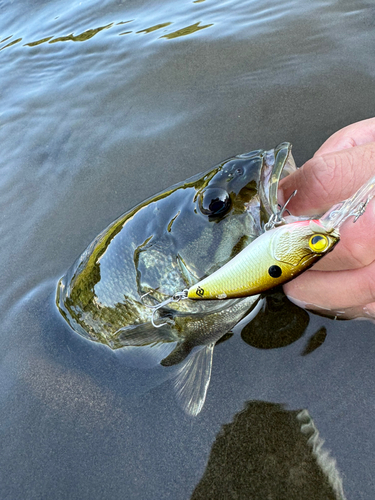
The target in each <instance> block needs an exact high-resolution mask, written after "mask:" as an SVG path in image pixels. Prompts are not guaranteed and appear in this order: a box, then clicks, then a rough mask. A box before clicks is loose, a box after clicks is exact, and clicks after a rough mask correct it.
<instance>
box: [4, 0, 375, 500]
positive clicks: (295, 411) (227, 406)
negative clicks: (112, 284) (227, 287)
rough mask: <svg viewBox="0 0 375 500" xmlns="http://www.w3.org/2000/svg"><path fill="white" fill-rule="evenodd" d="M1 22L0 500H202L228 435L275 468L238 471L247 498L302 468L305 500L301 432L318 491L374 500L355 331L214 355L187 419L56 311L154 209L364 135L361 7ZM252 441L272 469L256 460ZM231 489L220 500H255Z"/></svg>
mask: <svg viewBox="0 0 375 500" xmlns="http://www.w3.org/2000/svg"><path fill="white" fill-rule="evenodd" d="M0 19H1V22H0V59H1V71H0V89H1V90H0V99H1V108H0V125H1V126H0V143H1V146H2V147H1V155H0V172H1V181H0V213H1V226H0V235H1V242H2V252H1V256H0V266H1V297H0V310H1V316H2V320H1V325H2V326H1V336H0V345H1V349H0V353H1V354H0V357H1V364H0V379H1V386H0V400H1V404H0V408H1V410H0V411H1V418H0V422H1V424H0V429H1V432H2V436H1V443H2V447H1V452H0V457H1V458H0V460H1V468H0V470H1V473H2V477H1V481H0V492H1V495H0V496H1V497H2V498H9V499H12V500H14V499H18V498H19V499H21V498H22V499H23V498H28V499H34V498H35V499H39V498H56V499H67V498H79V499H86V498H87V499H88V498H90V499H102V498H113V499H124V498H128V499H142V500H143V499H150V500H153V499H155V498H158V499H173V500H178V499H188V498H190V497H191V496H192V495H193V498H200V497H199V495H201V498H205V496H204V495H205V493H204V492H205V489H204V488H205V486H204V485H205V481H206V479H207V477H209V478H212V481H215V477H216V478H218V477H222V474H221V472H220V471H221V469H220V468H219V465H218V462H216V461H215V456H217V450H218V449H219V457H222V456H224V455H222V451H220V450H222V449H224V451H225V450H226V449H227V450H228V453H229V451H230V450H233V446H234V449H236V446H237V445H236V444H233V443H236V439H228V445H227V448H226V445H224V448H223V447H222V446H223V442H224V443H225V441H222V440H221V441H220V436H222V435H224V436H225V435H226V433H225V432H226V431H225V429H228V427H224V428H223V426H228V425H231V426H232V427H230V429H232V428H233V429H237V430H236V433H237V434H233V435H234V436H237V435H239V436H241V433H239V434H238V432H239V431H238V427H239V428H240V429H241V428H243V427H244V426H245V425H249V427H248V428H249V435H250V436H253V440H252V441H251V443H252V445H251V443H250V444H249V447H250V446H253V448H251V449H256V450H258V451H257V452H258V453H261V451H260V450H271V451H269V453H268V454H266V455H265V454H263V455H261V454H260V455H259V460H261V459H262V460H266V461H267V464H268V465H267V467H264V468H263V469H262V470H269V471H270V475H269V476H267V477H268V479H267V478H266V479H262V480H259V471H258V475H256V474H257V471H256V470H255V469H254V468H253V469H252V468H251V467H249V471H250V472H249V474H250V475H251V474H252V477H253V478H254V481H253V484H259V486H258V487H257V489H256V491H255V492H254V491H252V492H251V494H252V495H253V496H252V497H251V498H265V492H266V491H267V492H268V493H269V492H270V491H275V490H272V488H276V491H278V492H279V493H278V494H279V496H278V497H276V498H284V497H282V496H281V493H280V492H281V491H282V489H280V488H281V486H280V484H277V483H276V485H275V484H274V482H272V481H273V480H274V478H275V477H279V476H278V474H279V473H280V474H281V472H280V471H281V467H284V468H285V469H284V473H286V472H285V471H289V472H290V471H294V474H295V476H293V477H297V476H298V477H300V478H302V476H303V474H302V472H301V471H300V472H298V470H297V469H296V468H295V465H294V462H293V457H294V459H295V457H299V456H307V455H308V456H309V457H310V458H309V460H310V459H311V457H313V458H312V459H311V460H313V462H314V464H315V465H314V464H312V465H311V467H310V466H306V467H307V469H306V470H305V473H304V474H305V475H304V476H303V478H304V480H303V481H302V479H301V480H300V481H299V482H298V481H297V482H296V483H293V488H294V490H292V491H295V492H296V493H295V495H296V498H302V497H303V493H302V494H301V493H300V491H299V490H298V487H300V488H302V487H303V485H304V484H308V485H309V486H312V484H313V483H314V481H323V482H324V481H325V479H324V478H325V477H327V474H328V473H327V471H325V472H324V467H323V466H322V464H319V461H317V458H316V456H315V455H314V448H313V445H311V442H310V444H309V443H308V438H307V439H306V440H305V441H303V440H302V441H301V439H302V438H300V435H299V433H298V429H300V428H301V427H302V426H303V425H305V423H306V422H308V421H309V418H312V419H313V426H314V429H317V432H319V436H320V437H319V439H323V440H324V441H325V444H324V450H329V452H330V457H331V460H335V461H336V465H335V466H334V467H333V469H334V470H335V471H336V472H337V474H336V472H335V474H336V476H335V477H336V483H334V484H333V483H332V484H331V483H329V484H330V487H331V490H332V491H334V489H336V492H338V493H337V495H339V491H340V488H339V485H340V484H341V483H340V481H342V485H343V491H344V494H345V497H346V498H348V499H351V498H353V499H354V498H355V499H366V500H367V499H368V500H372V499H373V497H374V491H375V484H374V479H373V478H374V467H375V457H374V448H375V440H374V436H373V431H372V422H373V414H374V408H375V393H374V389H373V380H374V376H375V365H374V362H373V361H374V355H375V341H374V333H375V329H374V328H375V327H374V326H373V325H372V324H371V323H370V322H365V321H347V322H341V321H340V322H338V321H333V320H329V319H324V318H321V317H318V316H313V315H310V316H309V322H308V325H307V327H306V330H305V332H304V334H303V335H302V336H299V337H298V338H296V339H295V341H294V342H292V343H289V344H288V345H285V344H280V343H277V342H276V344H272V345H271V346H269V345H268V344H267V343H266V345H265V343H264V339H262V338H260V340H259V339H258V341H257V342H253V344H251V343H250V344H249V343H246V342H244V340H243V339H242V338H241V337H240V336H239V335H234V336H233V337H232V338H231V339H229V340H228V341H226V342H223V343H222V344H220V345H219V346H217V348H216V349H215V354H214V361H213V372H212V378H211V385H210V388H209V391H208V396H207V401H206V404H205V406H204V408H203V411H202V412H201V414H200V415H199V416H198V417H197V418H195V419H191V418H188V417H186V416H185V415H184V414H183V413H182V412H181V410H180V409H179V407H178V406H177V405H176V402H175V399H174V395H173V391H172V390H171V385H170V381H169V380H168V376H167V375H166V373H165V371H163V370H158V369H157V370H151V371H147V370H137V369H135V368H131V367H129V366H127V365H126V363H125V362H124V360H123V359H122V358H121V356H118V355H114V354H113V353H112V352H110V351H109V350H108V349H106V348H105V347H104V346H98V345H94V344H93V343H90V342H89V341H86V340H84V339H82V338H80V337H78V336H77V335H76V334H74V333H73V332H72V331H71V330H70V329H69V328H68V327H67V326H66V325H65V323H64V322H63V321H62V320H61V318H60V317H59V315H58V313H57V311H56V309H55V306H54V290H55V286H56V283H57V280H58V278H59V277H60V276H62V275H63V274H64V273H65V271H66V269H67V268H68V267H69V266H70V265H71V264H72V262H73V261H74V260H75V258H76V257H77V256H78V255H79V254H80V253H81V252H82V251H83V250H84V248H85V247H86V246H87V244H88V243H90V241H91V240H92V239H93V238H94V237H95V236H96V235H97V234H98V233H99V232H100V231H101V230H102V229H103V228H104V227H105V226H106V225H107V224H108V223H110V222H111V221H112V220H114V219H115V218H116V217H117V216H119V215H120V214H121V213H123V212H125V211H126V210H127V209H129V208H131V207H132V206H134V205H135V204H137V203H139V202H141V201H142V200H143V199H145V198H147V197H149V196H151V195H152V194H154V193H156V192H158V191H160V190H162V189H164V188H166V187H168V186H170V185H172V184H173V183H176V182H178V181H181V180H183V179H186V178H188V177H191V176H192V175H193V174H195V173H198V172H201V171H203V170H205V169H208V168H209V167H210V166H213V165H215V164H216V163H218V162H219V161H221V160H223V159H224V158H227V157H229V156H232V155H234V154H237V153H242V152H246V151H250V150H252V149H258V148H265V149H269V148H271V147H273V146H274V145H276V144H278V143H280V142H282V141H290V142H292V143H293V144H294V156H295V159H296V161H297V164H302V163H303V162H304V161H305V160H307V159H308V158H309V157H311V155H312V154H313V153H314V151H315V150H316V149H317V148H318V147H319V146H320V144H321V143H322V142H323V141H324V140H325V139H326V138H327V137H328V136H329V135H330V134H331V133H333V132H334V131H336V130H337V129H339V128H340V127H342V126H345V125H347V124H349V123H351V122H354V121H357V120H360V119H364V118H368V117H371V116H374V115H375V104H374V103H375V90H374V89H375V84H374V83H375V82H374V79H375V64H374V58H373V54H374V51H375V40H374V37H373V29H374V23H375V7H374V6H373V3H372V2H369V1H359V2H356V3H355V5H354V4H353V3H352V2H348V1H341V0H340V1H338V0H337V1H334V0H326V1H323V0H322V1H316V2H310V1H307V0H302V1H301V0H298V1H297V0H294V1H293V0H291V1H283V2H276V1H273V0H267V1H266V2H259V1H233V0H231V1H224V2H218V1H214V0H201V1H199V0H196V1H185V0H183V1H181V2H168V1H165V2H162V3H160V2H156V1H149V0H145V1H138V2H135V1H131V0H130V1H121V0H118V1H114V0H110V1H106V2H99V1H93V0H88V1H82V2H74V1H71V2H66V1H65V2H62V1H36V0H30V1H23V2H13V3H10V2H4V1H0ZM322 329H323V330H322ZM324 329H325V330H324ZM319 331H320V332H323V333H324V332H325V331H326V334H323V335H321V336H320V337H319V336H318V337H314V335H315V334H316V332H319ZM312 337H314V338H315V339H316V338H318V340H319V338H320V339H321V341H322V342H320V343H321V345H320V346H319V347H318V348H315V347H316V345H318V344H319V342H318V344H316V343H315V344H313V345H314V346H315V347H314V348H313V349H311V348H310V349H309V348H308V346H309V345H310V344H311V338H312ZM309 343H310V344H309ZM281 345H283V347H281ZM267 346H268V347H272V348H267V349H266V348H265V347H267ZM310 351H311V352H310ZM306 352H309V354H306ZM303 354H305V355H303ZM301 411H304V412H307V415H308V416H306V413H302V415H303V418H302V417H301V418H302V420H298V419H297V416H298V415H301ZM240 412H243V413H240ZM275 412H276V414H277V415H278V417H277V418H276V417H275V418H274V414H275ZM303 419H305V420H303ZM261 421H264V422H265V426H266V429H265V430H264V429H263V428H262V429H263V431H264V433H263V434H262V432H263V431H259V432H255V431H254V429H259V425H260V422H261ZM245 422H250V423H249V424H245ZM296 422H297V424H296ZM304 422H305V423H304ZM267 423H268V424H267ZM267 425H269V426H270V427H269V428H267ZM296 425H297V427H298V429H297V427H296ZM257 426H258V427H257ZM275 426H276V428H275ZM222 429H224V430H222ZM267 429H269V432H268V431H267ZM296 429H297V430H296ZM271 430H272V431H274V432H273V433H272V432H271ZM220 432H221V433H224V434H219V433H220ZM233 432H234V431H233ZM311 432H312V433H314V432H315V431H311ZM267 435H268V436H273V437H272V439H274V441H273V443H274V448H273V447H272V446H271V445H270V443H264V446H256V444H257V443H258V441H257V436H258V437H259V436H263V437H262V439H263V438H264V439H266V436H267ZM311 435H312V434H311ZM314 435H316V434H314ZM288 436H289V437H288ZM293 436H295V437H293ZM309 436H310V435H309V434H308V437H309ZM241 439H242V438H241ZM215 443H216V444H215ZM217 443H219V444H217ZM258 444H259V443H258ZM271 444H272V443H271ZM293 447H294V448H293ZM297 448H298V450H299V452H300V453H302V450H304V451H303V453H302V455H299V454H298V453H297ZM276 450H279V451H280V450H283V453H281V454H278V452H276ZM245 451H246V450H245ZM228 456H233V455H230V454H229V455H228ZM241 456H247V455H246V453H245V455H241ZM265 456H266V458H264V457H265ZM262 457H263V458H262ZM280 457H281V458H280ZM283 457H284V458H285V459H284V460H283ZM314 457H315V458H314ZM233 460H234V458H233ZM244 460H245V461H246V460H247V459H246V458H244ZM219 462H220V460H219ZM221 462H222V460H221ZM225 463H227V467H225V468H224V470H226V471H228V474H234V477H237V476H236V475H238V474H239V471H238V470H236V469H233V470H232V471H231V469H230V466H229V465H230V464H229V462H225ZM246 463H247V462H246ZM309 463H310V462H309ZM329 463H331V462H329ZM316 464H318V465H316ZM206 467H207V469H206ZM318 469H319V470H321V471H322V470H323V472H322V473H321V472H319V470H318ZM273 470H274V471H275V474H272V471H273ZM306 471H307V472H306ZM290 474H292V472H290ZM301 474H302V475H301ZM319 474H320V475H319ZM280 477H284V476H283V475H282V474H281V476H280ZM317 478H318V479H317ZM337 478H338V479H337ZM340 478H341V479H340ZM216 480H217V481H219V479H216ZM331 482H332V481H331ZM224 484H226V485H230V484H232V483H231V481H230V480H229V476H228V481H225V482H224ZM241 484H243V485H244V486H243V487H244V490H242V492H240V493H238V491H237V492H235V491H232V492H230V491H229V492H227V493H226V494H227V496H226V497H224V496H223V498H235V494H236V495H241V494H242V495H243V496H242V497H241V496H239V497H238V498H248V497H249V495H250V491H249V490H248V489H246V488H249V486H248V485H246V484H247V483H246V482H241ZM324 484H326V483H324ZM262 485H263V487H264V488H266V486H265V485H268V486H267V487H269V490H266V489H263V490H262ZM278 488H279V489H278ZM220 491H221V490H220ZM288 491H290V490H288ZM304 491H309V492H310V493H309V496H308V497H309V498H319V499H320V498H322V496H321V494H320V496H319V493H317V491H325V490H319V488H318V490H313V489H311V490H304ZM311 491H313V493H311ZM314 491H315V493H314ZM193 492H194V493H193ZM202 492H203V493H202ZM332 494H333V493H332ZM202 495H203V496H202ZM256 495H258V496H256ZM290 495H291V494H290V493H289V497H287V498H289V499H290V498H293V497H291V496H290ZM301 495H302V496H301ZM327 495H328V493H327ZM337 495H336V496H337ZM206 498H208V497H207V496H206ZM216 498H218V497H216ZM324 498H327V496H324ZM332 498H335V497H332Z"/></svg>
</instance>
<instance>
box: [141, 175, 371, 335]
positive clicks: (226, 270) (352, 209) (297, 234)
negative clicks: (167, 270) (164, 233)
mask: <svg viewBox="0 0 375 500" xmlns="http://www.w3.org/2000/svg"><path fill="white" fill-rule="evenodd" d="M294 194H295V193H294ZM374 196H375V176H374V177H372V178H371V179H369V180H368V181H367V182H366V183H365V184H364V185H363V186H362V187H361V188H360V189H358V191H357V192H356V193H355V194H354V195H353V196H352V197H350V198H348V199H347V200H345V201H343V202H341V203H338V204H337V205H334V206H333V207H332V208H331V209H330V210H329V211H328V212H327V213H326V214H325V215H324V216H323V217H321V218H320V219H313V220H301V219H298V218H294V217H293V216H291V217H288V222H287V221H286V220H285V219H283V217H282V214H283V212H284V210H285V206H284V207H283V208H282V209H281V211H280V212H279V213H278V214H276V216H275V218H273V219H272V220H271V221H270V224H268V225H267V226H268V227H266V229H267V230H266V232H265V233H263V234H262V235H261V236H259V237H258V238H257V239H255V240H254V241H253V242H252V243H250V245H248V246H247V247H246V248H245V249H244V250H242V252H240V253H239V254H237V255H236V256H235V257H234V258H233V259H231V260H230V261H229V262H227V263H226V264H225V265H224V266H223V267H221V268H220V269H218V270H217V271H215V272H214V273H212V274H211V275H209V276H207V277H206V278H204V279H203V280H201V281H199V282H198V283H196V284H195V285H193V286H191V287H190V288H189V289H187V290H183V291H181V292H176V293H175V294H174V295H173V296H172V297H169V298H168V299H166V300H165V301H164V302H161V303H160V304H158V305H157V306H152V307H151V309H153V310H154V313H155V312H156V311H157V310H158V309H160V308H161V307H163V306H165V305H167V304H169V303H171V302H178V301H180V300H183V299H193V300H201V299H219V300H220V299H232V298H239V297H247V296H250V295H256V294H259V293H262V292H265V291H267V290H270V289H271V288H273V287H275V286H277V285H282V284H284V283H286V282H287V281H289V280H291V279H293V278H295V277H297V276H298V275H299V274H301V273H302V272H304V271H306V269H308V268H309V267H311V266H312V265H313V264H314V263H315V262H316V261H318V260H319V259H320V258H321V257H323V256H324V255H326V254H327V253H328V252H330V251H331V250H333V248H334V247H335V245H336V244H337V243H338V242H339V240H340V233H339V228H340V226H341V225H342V223H343V222H344V221H345V220H346V219H347V218H348V217H351V216H353V217H354V222H355V221H356V220H357V219H358V217H359V216H361V215H362V214H363V213H364V211H365V209H366V206H367V204H368V202H369V201H370V200H371V199H372V198H373V197H374ZM296 219H297V220H296ZM290 220H293V222H289V221H290ZM275 226H276V227H275ZM148 293H150V292H148ZM148 293H147V294H146V295H148ZM152 324H153V325H154V326H155V327H156V328H159V327H161V326H163V324H164V323H162V324H156V323H155V321H154V314H153V316H152Z"/></svg>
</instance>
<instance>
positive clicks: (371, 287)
mask: <svg viewBox="0 0 375 500" xmlns="http://www.w3.org/2000/svg"><path fill="white" fill-rule="evenodd" d="M284 292H285V294H286V295H287V296H288V297H290V298H291V299H292V300H293V299H296V300H297V301H299V302H302V303H304V304H305V305H306V307H308V306H309V304H311V305H316V306H318V307H322V308H325V309H332V310H336V309H340V308H347V307H355V306H360V305H363V304H370V303H372V302H375V263H372V264H370V265H369V266H367V267H363V268H361V269H353V270H349V271H313V270H310V271H306V272H305V273H304V274H301V276H299V277H298V278H296V279H294V280H293V281H290V282H289V283H286V284H285V285H284Z"/></svg>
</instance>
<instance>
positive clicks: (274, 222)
mask: <svg viewBox="0 0 375 500" xmlns="http://www.w3.org/2000/svg"><path fill="white" fill-rule="evenodd" d="M296 194H297V189H295V190H294V191H293V193H292V194H291V195H290V196H289V198H288V199H287V200H286V202H285V203H284V206H283V207H281V208H280V210H279V211H278V212H276V213H275V214H272V215H271V217H270V218H269V221H268V222H267V224H265V226H264V229H265V230H266V231H268V230H269V229H273V228H274V227H276V226H278V225H280V224H283V223H284V222H285V220H284V219H283V213H284V212H288V214H289V215H290V212H289V210H288V209H287V208H286V207H287V205H288V203H289V202H290V200H291V199H292V198H293V197H294V196H295V195H296ZM279 206H280V205H279Z"/></svg>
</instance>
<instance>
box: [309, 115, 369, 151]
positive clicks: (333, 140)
mask: <svg viewBox="0 0 375 500" xmlns="http://www.w3.org/2000/svg"><path fill="white" fill-rule="evenodd" d="M374 141H375V118H369V119H368V120H362V121H360V122H357V123H352V124H351V125H348V126H347V127H344V128H343V129H341V130H339V131H337V132H336V133H334V134H333V135H331V137H329V138H328V139H327V140H326V141H325V142H324V144H322V146H321V147H320V148H319V149H318V151H317V152H316V153H315V155H314V156H321V155H323V154H327V153H333V152H335V151H341V150H343V149H348V148H352V147H355V146H361V145H363V144H367V143H369V142H374Z"/></svg>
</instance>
